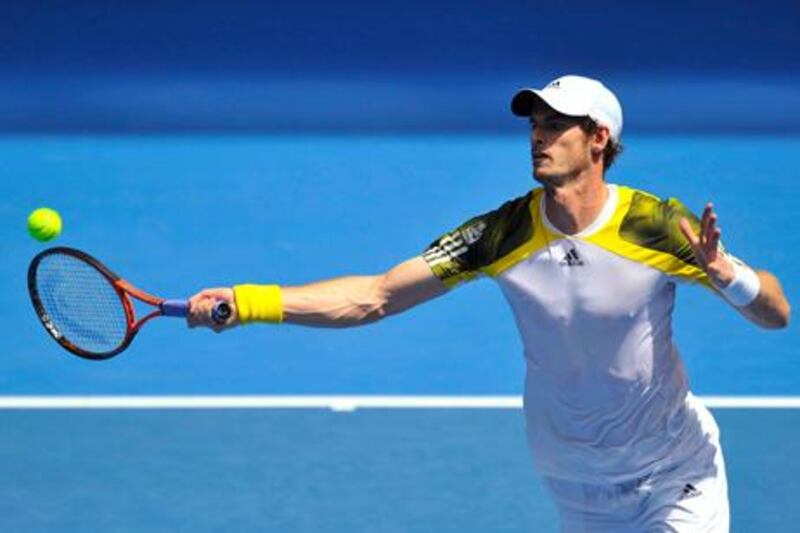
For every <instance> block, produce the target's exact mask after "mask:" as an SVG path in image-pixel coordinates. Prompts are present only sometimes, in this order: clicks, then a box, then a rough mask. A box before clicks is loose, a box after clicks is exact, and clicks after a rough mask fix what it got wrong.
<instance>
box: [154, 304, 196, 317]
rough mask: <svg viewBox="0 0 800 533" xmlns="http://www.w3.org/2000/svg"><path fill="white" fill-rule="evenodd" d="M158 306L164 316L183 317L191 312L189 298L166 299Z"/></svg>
mask: <svg viewBox="0 0 800 533" xmlns="http://www.w3.org/2000/svg"><path fill="white" fill-rule="evenodd" d="M158 307H159V308H161V314H163V315H164V316H175V317H179V318H182V317H185V316H186V315H187V314H189V300H164V301H163V302H161V303H160V304H159V306H158Z"/></svg>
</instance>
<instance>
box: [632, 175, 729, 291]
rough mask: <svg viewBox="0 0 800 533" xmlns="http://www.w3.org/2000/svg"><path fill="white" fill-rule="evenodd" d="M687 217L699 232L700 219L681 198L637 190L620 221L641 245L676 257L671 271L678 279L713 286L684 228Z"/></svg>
mask: <svg viewBox="0 0 800 533" xmlns="http://www.w3.org/2000/svg"><path fill="white" fill-rule="evenodd" d="M683 218H685V219H686V220H688V221H689V224H690V225H691V226H692V228H693V229H694V231H695V232H699V231H700V220H699V219H698V218H697V216H696V215H695V214H694V213H692V212H691V211H690V210H689V208H687V207H686V206H685V205H684V204H683V203H682V202H680V201H679V200H677V199H675V198H668V199H666V200H661V199H659V198H657V197H655V196H652V195H649V194H646V193H643V192H640V191H637V192H635V193H634V194H633V197H632V198H631V206H630V208H629V210H628V212H627V213H626V215H625V217H624V219H623V220H622V224H621V225H620V237H622V238H623V239H624V240H627V241H629V242H632V243H633V244H636V245H637V246H641V247H643V248H646V249H649V250H653V251H656V252H660V253H662V254H668V255H669V256H671V257H672V258H674V259H675V260H676V261H675V262H674V265H675V266H674V267H673V268H671V269H670V270H671V272H668V273H670V274H672V276H673V277H674V278H675V279H677V280H678V281H689V282H695V283H701V284H703V285H706V286H708V287H710V286H711V281H710V280H709V278H708V276H707V275H706V273H705V272H704V271H703V269H702V267H701V266H700V263H699V262H698V261H697V258H695V256H694V252H693V251H692V247H691V245H690V244H689V241H688V240H687V239H686V237H685V236H684V235H683V232H682V231H681V229H680V221H681V219H683ZM720 246H721V245H720ZM723 251H724V248H723Z"/></svg>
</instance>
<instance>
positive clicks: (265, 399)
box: [0, 396, 800, 411]
mask: <svg viewBox="0 0 800 533" xmlns="http://www.w3.org/2000/svg"><path fill="white" fill-rule="evenodd" d="M700 400H701V401H702V402H703V403H705V405H706V406H708V407H711V408H716V409H731V408H734V409H742V408H744V409H797V408H800V396H701V397H700ZM521 407H522V398H521V397H519V396H0V409H331V410H333V411H354V410H356V409H520V408H521Z"/></svg>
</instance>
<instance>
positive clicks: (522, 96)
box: [511, 89, 547, 117]
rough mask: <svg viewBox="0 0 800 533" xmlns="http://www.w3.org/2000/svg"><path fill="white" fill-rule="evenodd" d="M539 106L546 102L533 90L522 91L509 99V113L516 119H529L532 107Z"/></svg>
mask: <svg viewBox="0 0 800 533" xmlns="http://www.w3.org/2000/svg"><path fill="white" fill-rule="evenodd" d="M541 104H545V105H547V102H545V101H544V99H542V97H541V96H539V95H538V94H536V91H535V90H534V89H522V90H521V91H519V92H518V93H517V94H515V95H514V98H512V99H511V112H512V113H514V114H515V115H517V116H518V117H530V116H531V113H533V109H534V107H535V106H537V105H541Z"/></svg>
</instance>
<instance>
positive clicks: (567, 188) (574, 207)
mask: <svg viewBox="0 0 800 533" xmlns="http://www.w3.org/2000/svg"><path fill="white" fill-rule="evenodd" d="M545 191H546V194H545V210H546V212H547V219H548V220H549V221H550V223H552V224H553V225H554V226H555V227H556V228H557V229H558V230H559V231H561V232H563V233H565V234H567V235H572V234H575V233H580V232H581V231H583V230H584V229H586V228H587V227H588V226H589V225H590V224H591V223H592V222H594V221H595V219H596V218H597V217H598V215H600V211H602V210H603V206H604V205H605V203H606V200H607V199H608V187H606V183H605V181H603V178H602V175H601V176H599V177H598V176H594V177H590V176H587V177H585V178H583V179H576V180H573V181H570V182H568V183H565V184H563V185H559V186H557V187H553V186H546V187H545Z"/></svg>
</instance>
